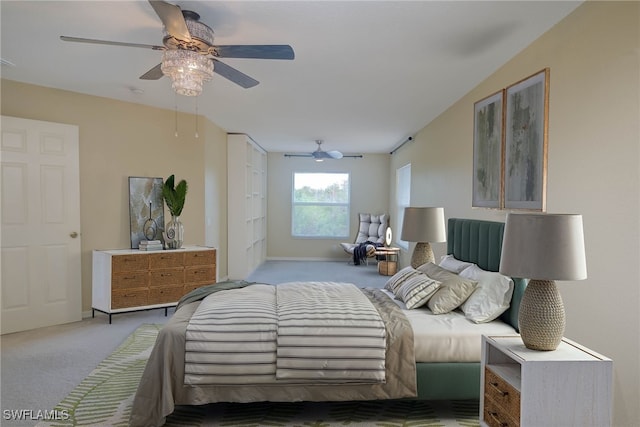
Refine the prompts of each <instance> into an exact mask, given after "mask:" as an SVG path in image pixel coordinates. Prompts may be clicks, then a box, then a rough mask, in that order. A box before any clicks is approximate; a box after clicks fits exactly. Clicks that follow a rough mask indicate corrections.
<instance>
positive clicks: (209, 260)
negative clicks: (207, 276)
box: [184, 249, 216, 266]
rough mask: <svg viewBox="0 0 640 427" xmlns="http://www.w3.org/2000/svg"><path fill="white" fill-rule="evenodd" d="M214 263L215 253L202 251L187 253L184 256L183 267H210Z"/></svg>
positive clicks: (213, 250)
mask: <svg viewBox="0 0 640 427" xmlns="http://www.w3.org/2000/svg"><path fill="white" fill-rule="evenodd" d="M215 263H216V251H215V249H211V250H202V251H188V252H185V254H184V265H185V266H190V265H211V264H215Z"/></svg>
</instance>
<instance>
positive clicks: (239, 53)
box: [215, 44, 295, 59]
mask: <svg viewBox="0 0 640 427" xmlns="http://www.w3.org/2000/svg"><path fill="white" fill-rule="evenodd" d="M215 56H217V57H219V58H253V59H293V58H294V57H295V54H294V52H293V48H292V47H291V46H289V45H288V44H265V45H251V44H249V45H233V46H226V45H225V46H215Z"/></svg>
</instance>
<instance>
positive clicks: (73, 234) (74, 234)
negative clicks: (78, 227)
mask: <svg viewBox="0 0 640 427" xmlns="http://www.w3.org/2000/svg"><path fill="white" fill-rule="evenodd" d="M69 236H70V237H71V238H72V239H75V238H76V237H78V233H77V232H75V231H72V232H71V234H69Z"/></svg>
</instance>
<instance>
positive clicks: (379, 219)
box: [340, 213, 389, 265]
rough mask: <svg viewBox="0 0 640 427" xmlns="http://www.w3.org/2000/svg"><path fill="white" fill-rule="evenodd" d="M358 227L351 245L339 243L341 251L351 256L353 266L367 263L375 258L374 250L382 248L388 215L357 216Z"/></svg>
mask: <svg viewBox="0 0 640 427" xmlns="http://www.w3.org/2000/svg"><path fill="white" fill-rule="evenodd" d="M358 219H359V221H360V225H359V226H358V234H357V236H356V239H355V241H354V242H353V243H340V246H342V249H344V251H345V252H346V253H348V254H349V255H351V257H352V260H353V263H354V264H355V265H358V264H360V263H361V262H362V261H364V262H365V263H367V261H368V259H369V258H372V257H374V256H375V252H376V248H377V247H380V246H384V239H385V233H386V231H387V227H388V226H389V215H387V214H381V215H372V214H363V213H361V214H358Z"/></svg>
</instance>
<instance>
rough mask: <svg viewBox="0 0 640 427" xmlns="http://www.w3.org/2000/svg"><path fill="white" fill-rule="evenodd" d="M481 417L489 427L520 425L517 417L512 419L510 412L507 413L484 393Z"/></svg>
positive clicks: (516, 426)
mask: <svg viewBox="0 0 640 427" xmlns="http://www.w3.org/2000/svg"><path fill="white" fill-rule="evenodd" d="M482 417H483V421H484V422H485V423H487V425H488V426H489V427H518V426H519V425H520V423H519V421H518V420H519V419H513V418H512V417H511V414H509V413H507V411H506V410H505V409H504V408H502V407H500V405H498V404H497V403H496V402H494V401H493V399H491V398H490V397H489V396H488V395H487V394H485V395H484V414H482Z"/></svg>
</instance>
